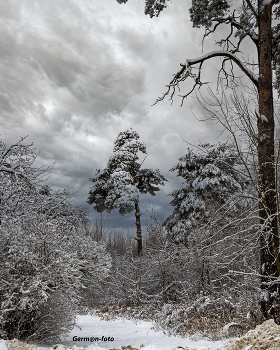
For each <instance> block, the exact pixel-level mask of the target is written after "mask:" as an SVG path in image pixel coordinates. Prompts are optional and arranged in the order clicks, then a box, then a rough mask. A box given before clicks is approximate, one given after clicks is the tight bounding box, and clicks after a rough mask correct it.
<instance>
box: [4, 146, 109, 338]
mask: <svg viewBox="0 0 280 350" xmlns="http://www.w3.org/2000/svg"><path fill="white" fill-rule="evenodd" d="M22 141H23V140H22ZM22 141H21V142H19V143H18V144H16V145H14V146H12V147H10V148H7V147H6V146H5V145H4V144H3V143H2V142H0V164H1V163H2V164H1V166H0V177H1V181H0V182H1V185H0V212H1V217H0V219H1V221H0V241H1V246H0V337H4V338H8V339H13V338H18V339H24V340H33V341H55V340H58V339H59V338H60V336H61V335H63V334H65V333H67V332H68V331H69V330H70V329H71V328H72V326H73V324H74V317H75V312H76V311H77V305H78V301H79V300H80V298H81V297H83V296H84V295H83V294H84V293H83V291H84V289H85V288H87V287H91V288H93V286H94V285H96V284H98V282H99V281H100V280H101V279H102V278H104V276H106V275H107V274H108V271H109V268H110V265H111V261H110V257H109V255H108V254H107V253H106V252H105V249H104V247H103V246H102V245H100V244H98V243H96V242H94V241H93V240H92V239H91V237H89V236H88V235H87V229H86V225H87V223H88V218H87V213H86V212H85V211H84V210H81V209H79V208H77V207H75V206H74V205H72V204H71V202H70V199H69V195H68V194H67V192H65V191H61V192H54V193H53V192H52V190H51V189H50V188H49V187H48V186H42V176H43V177H44V175H46V174H47V173H48V171H49V169H48V168H47V167H41V168H40V169H38V168H34V167H33V163H34V161H35V159H36V155H35V152H34V149H33V148H32V147H31V146H30V145H24V144H23V143H22Z"/></svg>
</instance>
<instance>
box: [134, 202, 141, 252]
mask: <svg viewBox="0 0 280 350" xmlns="http://www.w3.org/2000/svg"><path fill="white" fill-rule="evenodd" d="M140 216H141V214H140V208H139V204H138V201H136V202H135V218H136V222H135V225H136V233H137V238H136V239H137V252H138V256H140V255H141V253H142V232H141V223H140Z"/></svg>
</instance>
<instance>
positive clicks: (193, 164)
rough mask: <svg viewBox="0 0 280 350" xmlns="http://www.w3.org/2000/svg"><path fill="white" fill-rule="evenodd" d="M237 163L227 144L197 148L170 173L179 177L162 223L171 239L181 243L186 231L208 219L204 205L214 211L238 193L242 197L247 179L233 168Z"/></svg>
mask: <svg viewBox="0 0 280 350" xmlns="http://www.w3.org/2000/svg"><path fill="white" fill-rule="evenodd" d="M239 163H240V159H239V156H238V154H237V153H236V151H235V149H234V147H233V146H232V145H229V144H227V143H221V144H218V145H209V144H204V145H199V146H198V150H197V151H196V152H195V151H194V150H191V149H189V148H188V151H187V154H186V155H185V156H183V157H181V158H180V159H179V163H178V164H177V165H176V166H175V167H173V168H172V169H171V170H170V171H177V176H179V177H182V178H183V179H184V182H183V184H182V186H181V187H180V188H179V189H177V190H175V191H173V192H172V193H171V196H172V197H173V199H172V201H171V203H170V204H171V205H172V206H173V207H174V209H173V212H172V214H171V215H170V216H169V217H168V218H167V219H166V220H165V222H164V224H165V226H166V228H167V230H168V231H169V232H170V234H171V236H172V238H173V240H175V241H184V242H185V243H186V235H187V234H188V232H189V230H191V229H192V228H194V227H196V226H197V224H198V223H200V224H201V223H204V224H205V222H206V220H207V219H208V218H209V208H208V206H210V205H211V206H214V207H215V208H216V209H218V208H219V207H221V205H223V204H225V203H226V202H228V201H230V200H231V199H232V198H233V197H234V196H236V195H237V194H238V193H239V194H241V193H243V194H244V191H245V189H246V187H247V185H248V180H247V179H246V178H245V176H243V175H241V174H240V172H239V171H238V169H237V167H236V166H237V165H238V164H239Z"/></svg>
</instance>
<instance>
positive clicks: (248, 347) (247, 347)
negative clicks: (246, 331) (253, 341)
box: [244, 345, 253, 350]
mask: <svg viewBox="0 0 280 350" xmlns="http://www.w3.org/2000/svg"><path fill="white" fill-rule="evenodd" d="M252 346H253V345H248V346H246V348H245V349H244V350H249V349H251V347H252Z"/></svg>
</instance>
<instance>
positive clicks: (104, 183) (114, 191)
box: [88, 128, 167, 215]
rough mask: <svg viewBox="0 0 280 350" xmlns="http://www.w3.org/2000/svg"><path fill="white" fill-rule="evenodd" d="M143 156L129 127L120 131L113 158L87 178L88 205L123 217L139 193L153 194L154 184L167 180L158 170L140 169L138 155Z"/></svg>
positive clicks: (144, 146) (138, 143) (135, 133)
mask: <svg viewBox="0 0 280 350" xmlns="http://www.w3.org/2000/svg"><path fill="white" fill-rule="evenodd" d="M139 152H141V153H143V154H147V151H146V145H145V144H144V143H142V142H140V141H139V135H138V133H137V132H136V131H134V130H132V129H131V128H130V129H128V130H125V131H123V132H120V133H119V134H118V137H117V138H116V140H115V143H114V149H113V155H112V156H111V157H110V158H109V161H108V164H107V167H106V168H105V169H104V170H97V173H96V175H95V176H94V177H93V178H92V179H91V181H92V182H93V183H94V185H93V186H92V187H91V189H90V192H89V198H88V203H89V204H93V203H94V204H95V205H94V209H95V210H96V211H98V212H103V211H104V210H106V211H108V212H110V211H111V210H113V209H119V213H120V214H121V215H124V214H126V213H129V212H131V211H132V210H133V209H134V205H135V203H136V202H138V201H139V195H140V193H150V194H151V195H155V192H157V191H159V190H160V189H159V187H158V185H164V181H167V180H166V179H165V178H164V177H163V176H162V175H161V174H160V171H159V170H158V169H156V170H153V169H142V168H141V165H142V164H140V163H139V162H138V160H139V157H138V153H139Z"/></svg>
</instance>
